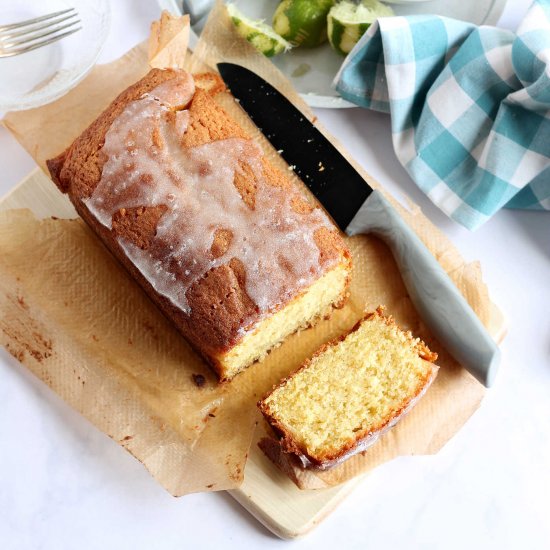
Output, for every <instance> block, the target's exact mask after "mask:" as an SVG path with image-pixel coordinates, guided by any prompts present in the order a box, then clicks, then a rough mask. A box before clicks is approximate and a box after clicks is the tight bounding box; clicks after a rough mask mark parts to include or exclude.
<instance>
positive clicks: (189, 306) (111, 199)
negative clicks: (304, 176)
mask: <svg viewBox="0 0 550 550" xmlns="http://www.w3.org/2000/svg"><path fill="white" fill-rule="evenodd" d="M226 93H227V92H226V91H225V90H224V86H223V82H222V81H221V79H219V77H218V76H217V75H214V74H203V75H196V76H195V77H193V76H191V75H190V74H188V73H187V72H185V71H182V70H159V69H153V70H151V71H150V72H149V73H148V74H147V75H146V76H145V77H144V78H142V79H141V80H140V81H138V82H137V83H136V84H134V85H133V86H131V87H130V88H128V89H127V90H126V91H124V92H123V93H121V94H120V95H119V96H118V97H117V98H116V99H115V100H114V101H113V103H112V104H111V105H110V106H109V107H108V108H107V109H106V110H105V111H104V112H103V113H102V114H101V115H100V116H99V117H98V118H97V119H96V120H95V121H94V122H93V123H92V124H91V126H90V127H89V128H88V129H86V130H85V131H84V132H83V133H82V134H81V135H80V137H78V138H77V139H76V140H75V141H74V142H73V144H72V145H71V146H70V147H69V148H68V149H67V150H66V151H65V152H63V153H62V154H61V155H59V156H58V157H56V158H54V159H52V160H50V161H48V168H49V170H50V173H51V176H52V178H53V180H54V182H55V183H56V184H57V186H58V187H59V189H60V190H61V191H62V192H64V193H67V194H68V196H69V198H70V199H71V201H72V203H73V204H74V206H75V208H76V210H77V211H78V213H79V215H80V216H81V217H82V218H83V219H84V220H85V221H86V222H87V223H88V224H89V226H90V227H91V228H92V229H93V230H94V231H95V232H96V233H97V234H98V235H99V237H100V238H101V239H102V241H103V242H104V243H105V245H106V246H107V247H108V249H109V250H110V251H111V252H112V253H113V254H114V256H115V257H116V258H117V259H118V260H119V261H120V262H121V263H122V264H123V265H124V266H125V267H126V268H127V269H128V271H129V272H130V274H131V275H132V276H133V277H134V278H135V279H136V280H137V281H138V282H139V283H140V284H141V285H142V287H143V288H144V290H145V291H146V292H147V294H148V295H149V296H150V297H151V299H152V300H153V301H154V302H155V303H156V304H157V305H158V307H159V308H160V309H161V310H162V311H163V312H164V314H165V315H166V316H167V317H168V318H169V319H170V320H171V321H172V322H173V324H174V326H175V327H176V328H177V329H178V330H179V331H180V332H181V333H182V334H183V335H184V336H185V338H186V339H187V340H188V341H189V342H190V344H191V345H192V346H193V347H194V348H195V349H196V350H197V351H198V352H199V353H200V354H201V355H202V356H203V357H204V359H205V360H206V361H207V362H208V363H209V364H210V365H211V366H212V367H213V368H214V370H215V371H216V373H217V374H218V376H219V378H220V379H221V380H229V379H230V378H232V377H233V376H234V375H235V374H236V373H238V372H239V371H241V370H242V369H244V368H245V367H247V366H248V365H250V364H251V363H253V362H254V361H256V360H259V359H261V358H262V357H264V356H265V354H266V353H267V352H268V351H269V350H270V349H271V348H273V347H274V346H276V345H277V344H278V343H280V342H281V341H282V340H283V339H284V338H285V337H287V336H288V335H289V334H291V333H293V332H295V331H297V330H300V329H303V328H306V327H308V326H311V325H312V324H314V323H315V322H316V321H317V320H318V319H320V318H321V317H323V316H327V315H329V314H330V312H331V310H332V308H333V307H339V306H341V305H342V304H343V301H344V299H345V296H346V293H347V290H346V289H347V286H348V283H349V278H350V271H351V256H350V253H349V251H348V249H347V248H346V246H345V244H344V241H343V239H342V238H341V235H340V233H339V231H338V229H337V228H336V227H335V226H334V224H333V223H332V222H331V221H330V219H329V218H328V216H327V215H326V214H325V213H324V211H323V210H321V209H320V208H319V207H318V206H317V205H313V204H311V203H310V202H309V201H308V199H307V198H306V197H305V196H304V195H303V193H302V190H301V189H299V186H298V185H297V184H296V183H294V182H293V181H292V180H291V179H290V177H289V176H288V175H287V174H285V173H284V172H283V171H281V170H278V169H276V168H275V167H274V166H273V164H272V163H270V162H269V160H268V159H267V157H266V156H265V155H264V152H263V151H262V149H261V148H260V146H259V145H258V144H256V143H255V142H254V141H253V140H252V139H251V137H250V136H249V135H248V134H247V133H246V132H245V131H244V130H243V128H242V127H241V125H239V124H238V123H237V122H236V121H235V120H234V119H232V118H231V117H230V116H229V114H228V113H227V111H226V110H224V109H223V108H222V107H221V106H220V102H219V101H217V99H218V98H219V97H222V96H216V94H226Z"/></svg>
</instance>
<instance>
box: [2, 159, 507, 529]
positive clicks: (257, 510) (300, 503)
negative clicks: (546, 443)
mask: <svg viewBox="0 0 550 550" xmlns="http://www.w3.org/2000/svg"><path fill="white" fill-rule="evenodd" d="M15 208H27V209H29V210H31V211H32V212H33V213H34V215H35V216H36V217H38V218H45V217H50V216H57V217H58V218H75V217H77V214H76V212H75V210H74V208H73V206H72V204H71V203H70V201H69V199H68V198H67V197H66V196H65V195H62V194H61V193H59V191H57V189H56V188H55V186H54V185H53V184H52V182H51V181H50V179H49V178H48V177H47V176H46V175H45V174H44V173H43V172H42V171H41V170H39V169H38V168H37V169H35V170H34V171H33V172H31V173H30V174H29V175H28V176H27V177H26V178H25V179H24V180H23V181H21V182H20V183H19V184H18V185H17V186H16V187H15V188H14V189H13V190H12V191H11V192H10V193H9V194H8V195H7V196H5V197H4V198H3V199H0V211H2V210H9V209H15ZM489 331H490V332H491V334H492V336H493V337H494V338H495V340H496V341H497V342H500V341H501V340H502V338H504V335H505V333H506V325H505V321H504V318H503V316H502V314H501V313H500V311H499V310H498V308H497V307H496V306H495V305H494V304H493V306H492V312H491V324H490V327H489ZM262 433H263V432H262V430H261V429H260V428H259V429H258V430H257V432H256V434H255V439H254V442H253V444H252V448H251V450H250V456H249V459H248V461H247V464H246V469H245V479H244V483H243V484H242V485H241V487H239V488H238V489H236V490H233V491H229V493H230V495H231V496H232V497H233V498H235V499H236V500H237V501H238V502H239V503H240V504H241V505H242V506H243V507H244V508H246V509H247V510H248V511H249V512H250V513H251V514H252V515H253V516H254V517H255V518H257V519H258V520H259V521H260V522H261V523H263V524H264V525H265V526H266V527H267V528H268V529H270V530H271V531H272V532H273V533H275V534H276V535H277V536H279V537H281V538H293V537H297V536H300V535H303V534H305V533H307V532H308V531H309V530H311V529H312V528H313V527H314V526H315V525H317V524H318V523H320V522H321V521H322V520H323V519H324V518H325V517H326V516H327V515H328V514H329V513H330V512H331V511H332V510H334V508H335V507H336V506H337V505H338V503H339V502H341V501H342V500H343V499H344V498H345V497H346V496H347V495H348V494H349V493H350V492H351V491H352V490H353V488H354V487H356V486H357V485H358V484H359V483H360V481H361V480H362V479H363V477H364V476H359V477H357V478H355V479H353V480H351V481H349V482H347V483H344V484H342V485H339V486H337V487H332V488H330V489H318V490H307V491H303V490H300V489H298V488H297V487H296V486H295V485H294V483H292V482H291V481H290V480H289V479H288V477H287V476H286V475H284V474H282V473H281V472H280V471H279V470H278V469H277V468H276V467H275V466H273V465H272V464H271V462H269V461H268V460H267V459H266V458H265V457H264V456H263V454H262V453H261V451H260V450H259V449H258V446H257V445H256V442H257V439H258V438H259V437H260V435H261V434H262Z"/></svg>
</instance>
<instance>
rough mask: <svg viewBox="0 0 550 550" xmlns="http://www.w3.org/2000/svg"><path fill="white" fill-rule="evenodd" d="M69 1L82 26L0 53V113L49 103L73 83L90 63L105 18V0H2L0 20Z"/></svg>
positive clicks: (55, 7)
mask: <svg viewBox="0 0 550 550" xmlns="http://www.w3.org/2000/svg"><path fill="white" fill-rule="evenodd" d="M70 7H74V8H76V10H77V11H78V14H79V19H80V20H81V26H82V29H81V30H79V31H78V32H76V33H74V34H72V35H70V36H68V37H66V38H63V39H61V40H59V41H57V42H55V43H53V44H50V45H49V46H45V47H43V48H38V49H36V50H33V51H31V52H28V53H25V54H22V55H16V56H14V57H7V58H0V113H1V112H6V111H19V110H23V109H31V108H33V107H38V106H39V105H44V104H45V103H50V102H51V101H54V100H55V99H57V98H59V97H61V96H62V95H63V94H65V93H66V92H67V91H69V90H70V89H71V88H73V87H74V86H76V85H77V84H78V83H79V82H80V81H81V80H82V79H83V78H84V77H85V76H86V74H88V72H89V71H90V69H91V68H92V67H93V66H94V63H95V62H96V60H97V58H98V56H99V54H100V52H101V48H102V46H103V44H104V42H105V40H106V38H107V34H108V31H109V24H110V7H109V2H108V0H40V2H37V1H36V0H8V1H6V0H2V2H0V24H9V23H17V22H19V21H23V20H25V19H29V18H33V17H38V16H40V15H46V14H48V13H52V12H56V11H60V10H63V9H66V8H70Z"/></svg>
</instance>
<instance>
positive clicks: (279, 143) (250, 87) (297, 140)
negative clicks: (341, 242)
mask: <svg viewBox="0 0 550 550" xmlns="http://www.w3.org/2000/svg"><path fill="white" fill-rule="evenodd" d="M218 69H219V71H220V74H221V76H222V78H223V79H224V81H225V82H226V84H228V85H229V88H230V90H231V93H232V94H233V95H234V96H235V97H236V98H237V99H238V100H239V102H240V104H241V106H242V107H243V109H244V110H245V111H246V112H247V113H248V115H249V116H250V118H251V119H252V121H253V122H254V124H256V126H257V127H258V128H259V129H260V130H261V131H262V132H263V134H264V135H265V137H266V138H267V139H268V140H269V141H270V142H271V144H272V145H273V146H274V147H275V149H277V150H278V151H279V153H280V155H281V156H282V157H283V158H284V159H285V161H286V162H287V163H288V164H289V165H290V166H292V167H293V168H294V171H295V172H296V174H297V175H298V177H299V178H300V179H301V180H302V181H303V182H304V183H305V184H306V185H307V186H308V187H309V189H310V190H311V192H312V193H313V194H314V195H315V196H316V197H317V199H318V200H319V202H320V203H321V204H323V206H324V207H325V208H326V209H327V211H328V212H329V214H330V215H331V216H332V218H333V219H334V221H335V222H336V223H337V224H338V225H339V227H340V228H341V229H342V231H345V230H346V227H347V226H348V224H349V223H350V222H351V220H352V219H353V217H354V216H355V214H357V210H358V209H359V207H360V206H361V205H362V204H363V202H364V201H365V200H366V199H367V198H368V196H369V195H370V193H371V192H372V189H371V187H370V186H369V185H368V184H367V182H366V181H365V180H364V179H363V178H362V177H361V176H360V175H359V174H358V173H357V171H356V170H355V169H354V168H353V167H352V166H351V164H350V163H349V162H348V161H347V160H346V159H345V158H344V156H343V155H342V154H341V153H340V151H338V149H336V148H335V147H334V145H333V144H332V143H330V141H329V140H328V139H327V138H326V137H325V136H324V135H323V134H322V133H321V132H320V131H319V130H318V129H317V128H316V126H315V125H314V124H312V123H311V122H310V121H309V119H308V118H307V117H306V116H305V115H304V114H302V113H301V112H300V111H299V110H298V109H296V108H295V107H294V106H292V107H293V108H292V109H288V108H284V109H283V108H282V106H281V102H280V99H279V98H281V97H283V96H282V95H281V94H280V93H279V92H278V91H277V90H276V89H275V88H274V87H273V86H272V85H271V84H269V83H268V82H266V81H265V80H263V79H262V78H261V77H259V76H258V75H256V74H255V73H253V72H251V71H249V70H248V69H245V68H244V67H241V66H240V65H233V64H230V63H218ZM285 101H286V99H285ZM289 132H290V133H292V146H291V147H289V146H288V145H289V141H288V135H289ZM334 182H337V185H334Z"/></svg>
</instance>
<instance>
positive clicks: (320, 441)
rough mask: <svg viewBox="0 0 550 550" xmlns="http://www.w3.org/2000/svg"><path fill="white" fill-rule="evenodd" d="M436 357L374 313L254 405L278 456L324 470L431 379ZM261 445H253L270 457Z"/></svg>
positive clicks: (371, 439)
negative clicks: (289, 455)
mask: <svg viewBox="0 0 550 550" xmlns="http://www.w3.org/2000/svg"><path fill="white" fill-rule="evenodd" d="M436 359H437V355H436V354H435V353H432V352H431V351H430V350H429V349H428V348H427V346H426V345H425V344H424V343H423V342H422V341H420V340H418V339H414V338H413V337H412V335H411V334H410V333H409V332H404V331H403V330H401V329H400V328H399V327H398V326H397V325H396V324H395V323H394V321H393V320H392V318H391V317H385V316H384V315H383V309H382V308H378V309H377V310H376V311H375V312H372V313H369V314H368V315H366V317H364V318H363V319H362V320H361V321H360V322H359V323H357V324H356V325H355V327H354V328H353V329H352V330H351V331H350V332H348V333H347V334H346V335H344V336H342V337H341V338H340V339H339V340H338V341H336V342H333V343H330V344H327V345H325V346H323V347H322V348H321V349H320V350H319V351H318V352H317V353H316V354H315V355H314V356H313V357H312V358H311V359H309V360H307V361H306V362H305V364H304V365H303V366H302V367H300V368H299V369H298V370H297V371H296V372H294V374H292V375H291V376H289V377H288V378H287V379H285V380H283V381H282V382H281V383H280V384H279V385H278V386H276V387H275V388H274V389H273V390H272V391H271V393H270V394H269V395H268V396H267V397H265V398H264V399H263V400H262V401H260V402H259V403H258V406H259V408H260V410H261V412H262V413H263V415H264V417H265V418H266V420H267V422H268V423H269V424H270V425H271V427H272V428H273V430H274V432H275V433H276V434H277V435H278V436H279V438H280V439H279V445H280V448H281V451H283V452H284V453H292V454H293V455H295V456H296V457H298V458H299V459H300V461H301V463H302V466H304V467H309V468H317V469H326V468H330V467H332V466H334V465H335V464H337V463H339V462H341V461H343V460H345V459H346V458H349V457H350V456H352V455H353V454H355V453H357V452H360V451H364V450H365V449H367V448H368V447H369V446H370V445H372V444H373V443H375V442H376V441H377V439H378V438H379V437H380V435H381V434H383V433H384V432H385V431H387V430H389V429H390V428H391V427H393V426H394V425H395V424H396V423H397V422H398V421H399V419H400V418H401V417H402V416H403V415H404V414H405V413H407V412H408V411H409V410H410V409H411V408H412V407H413V406H414V405H415V404H416V402H417V401H418V400H419V399H420V397H421V396H422V395H423V394H424V392H425V391H426V390H427V389H428V387H429V386H430V384H431V383H432V381H433V380H434V379H435V377H436V375H437V371H438V367H437V366H435V365H434V364H433V361H435V360H436ZM270 445H271V443H270V442H269V441H267V442H264V444H263V445H260V447H261V448H262V450H264V452H265V453H266V454H267V455H268V457H270V458H273V457H276V456H277V452H274V450H273V449H272V448H271V447H270Z"/></svg>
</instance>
